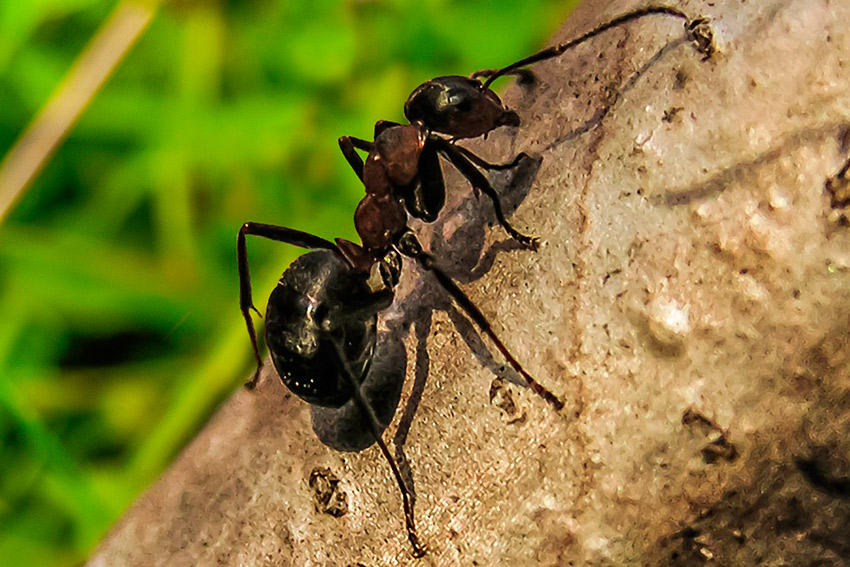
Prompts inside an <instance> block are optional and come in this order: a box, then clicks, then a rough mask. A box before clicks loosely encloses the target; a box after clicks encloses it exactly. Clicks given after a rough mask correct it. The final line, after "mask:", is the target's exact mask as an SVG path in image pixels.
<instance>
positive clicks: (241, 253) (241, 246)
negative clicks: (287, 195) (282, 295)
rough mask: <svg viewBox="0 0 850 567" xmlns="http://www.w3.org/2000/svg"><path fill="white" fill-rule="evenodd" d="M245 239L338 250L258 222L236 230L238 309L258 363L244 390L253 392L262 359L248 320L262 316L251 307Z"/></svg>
mask: <svg viewBox="0 0 850 567" xmlns="http://www.w3.org/2000/svg"><path fill="white" fill-rule="evenodd" d="M247 235H252V236H259V237H261V238H268V239H269V240H276V241H278V242H284V243H286V244H292V245H293V246H298V247H301V248H308V249H313V250H331V251H334V252H336V253H337V254H340V255H341V253H340V251H339V248H337V247H336V245H335V244H334V243H333V242H329V241H327V240H325V239H324V238H321V237H319V236H314V235H312V234H309V233H307V232H301V231H300V230H295V229H292V228H286V227H283V226H275V225H272V224H263V223H258V222H246V223H245V224H243V225H242V226H241V227H240V228H239V235H238V236H237V238H236V263H237V265H238V268H239V309H240V310H241V311H242V317H243V318H244V319H245V326H246V327H247V328H248V336H249V337H251V346H253V347H254V358H255V359H256V360H257V370H256V371H255V372H254V375H253V377H252V378H251V380H249V381H248V382H247V383H246V384H245V387H246V388H248V389H253V388H254V387H255V386H256V385H257V381H258V380H259V379H260V370H262V368H263V359H262V357H261V356H260V348H259V345H258V343H257V330H256V329H255V328H254V320H253V319H252V318H251V310H252V309H253V310H254V312H255V313H256V314H257V315H259V316H260V317H262V314H260V312H259V311H258V310H257V308H256V307H254V301H253V298H252V294H251V273H250V269H249V266H248V247H247V244H246V241H245V237H246V236H247Z"/></svg>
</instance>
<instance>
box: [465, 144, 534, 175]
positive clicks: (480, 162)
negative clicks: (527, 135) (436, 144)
mask: <svg viewBox="0 0 850 567" xmlns="http://www.w3.org/2000/svg"><path fill="white" fill-rule="evenodd" d="M451 145H452V147H453V148H455V149H456V150H457V151H459V152H460V153H462V154H463V155H464V157H466V158H467V159H468V160H469V161H471V162H472V163H474V164H475V165H477V166H478V167H481V168H483V169H487V170H489V171H504V170H506V169H513V168H515V167H516V166H518V165H519V164H520V162H521V161H522V160H524V159H528V158H529V155H528V154H527V153H525V152H520V153H518V154H517V155H516V157H515V158H514V159H513V160H512V161H509V162H505V163H490V162H489V161H485V160H484V159H482V158H480V157H479V156H477V155H475V154H474V153H472V152H471V151H469V150H468V149H466V148H464V147H463V146H458V145H457V144H455V143H452V144H451Z"/></svg>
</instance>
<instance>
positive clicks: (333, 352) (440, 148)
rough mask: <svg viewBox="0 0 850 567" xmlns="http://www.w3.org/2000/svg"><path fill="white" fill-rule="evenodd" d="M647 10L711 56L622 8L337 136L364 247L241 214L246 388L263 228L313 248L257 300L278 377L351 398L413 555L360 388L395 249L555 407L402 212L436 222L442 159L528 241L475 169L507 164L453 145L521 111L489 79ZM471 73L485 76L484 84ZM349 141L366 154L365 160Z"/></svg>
mask: <svg viewBox="0 0 850 567" xmlns="http://www.w3.org/2000/svg"><path fill="white" fill-rule="evenodd" d="M650 15H665V16H671V17H675V18H678V19H683V20H685V22H686V24H685V27H686V31H687V33H688V36H689V37H690V39H691V40H692V41H693V42H694V43H695V44H696V47H697V49H698V50H699V51H700V52H702V53H703V55H704V58H708V57H709V56H710V55H711V53H712V52H713V46H712V35H711V30H710V28H709V27H708V26H707V21H706V20H705V19H702V18H700V19H694V20H692V19H690V18H688V16H687V15H686V14H684V13H683V12H681V11H679V10H677V9H675V8H670V7H667V6H649V7H645V8H641V9H638V10H635V11H632V12H628V13H626V14H623V15H622V16H619V17H617V18H615V19H613V20H611V21H609V22H607V23H606V24H603V25H601V26H599V27H597V28H595V29H593V30H592V31H590V32H588V33H586V34H584V35H582V36H580V37H578V38H576V39H574V40H572V41H569V42H567V43H563V44H560V45H558V46H555V47H550V48H548V49H545V50H543V51H540V52H538V53H536V54H534V55H531V56H529V57H526V58H525V59H521V60H520V61H517V62H515V63H513V64H511V65H508V66H507V67H503V68H501V69H496V70H492V69H490V70H482V71H478V72H476V73H473V74H472V75H471V76H470V77H462V76H448V77H440V78H436V79H432V80H430V81H427V82H425V83H423V84H422V85H420V86H419V87H417V88H416V89H415V90H414V91H413V93H412V94H411V95H410V97H409V98H408V100H407V102H406V103H405V105H404V115H405V117H406V118H407V120H408V121H409V124H407V125H402V124H398V123H394V122H388V121H380V122H378V123H377V124H376V125H375V139H374V141H371V142H370V141H368V140H362V139H359V138H354V137H351V136H343V137H342V138H340V139H339V145H340V148H341V150H342V153H343V155H344V156H345V158H346V160H347V161H348V163H349V164H350V165H351V167H352V169H353V170H354V171H355V173H356V174H357V176H358V177H359V178H360V180H361V181H362V182H363V184H364V186H365V190H366V196H365V197H364V198H363V200H362V201H361V202H360V204H359V205H358V206H357V209H356V210H355V212H354V226H355V228H356V230H357V233H358V235H359V236H360V239H361V244H355V243H354V242H351V241H348V240H345V239H342V238H337V239H335V241H334V242H331V241H329V240H325V239H324V238H321V237H319V236H315V235H312V234H309V233H306V232H302V231H299V230H295V229H292V228H287V227H282V226H275V225H270V224H262V223H256V222H246V223H245V224H243V225H242V227H241V228H240V229H239V235H238V238H237V261H238V269H239V304H240V308H241V311H242V315H243V317H244V318H245V322H246V324H247V327H248V334H249V336H250V338H251V344H252V345H253V348H254V355H255V357H256V360H257V371H256V372H255V374H254V376H253V378H252V380H251V381H250V382H249V383H248V384H246V386H247V387H249V388H251V387H254V386H255V385H256V383H257V380H258V378H259V372H260V368H261V367H262V365H263V360H262V358H261V357H260V352H259V348H258V345H257V336H256V331H255V329H254V324H253V320H252V318H251V313H250V311H251V310H252V309H253V310H254V311H255V312H256V313H257V315H260V313H259V311H257V309H256V308H255V307H254V304H253V301H252V294H251V281H250V274H249V270H248V256H247V248H246V242H245V241H246V238H245V237H246V236H248V235H252V236H260V237H262V238H267V239H270V240H276V241H279V242H284V243H287V244H291V245H293V246H298V247H301V248H305V249H308V250H312V252H309V253H307V254H305V255H303V256H301V257H300V258H298V259H297V260H295V262H293V263H292V264H291V265H290V266H289V268H287V269H286V271H285V272H284V273H283V275H282V276H281V278H280V281H279V282H278V285H277V287H276V288H275V289H274V291H272V293H271V296H270V297H269V301H268V306H267V308H266V332H265V339H266V344H267V345H268V347H269V351H270V354H271V359H272V362H273V364H274V366H275V369H276V370H277V372H278V375H279V376H280V379H281V381H282V382H283V383H284V385H286V387H287V388H289V389H290V390H291V391H292V392H293V393H294V394H295V395H297V396H298V397H300V398H301V399H303V400H305V401H306V402H308V403H310V404H312V405H316V406H322V407H329V408H339V407H341V406H343V405H344V404H346V403H348V402H350V401H352V400H354V402H355V404H356V406H357V408H358V409H359V410H360V413H361V415H362V418H363V421H364V423H365V425H366V426H367V427H368V428H369V431H370V432H371V434H372V436H373V437H374V440H375V442H376V443H377V444H378V447H379V448H380V450H381V452H382V453H383V455H384V457H385V458H386V460H387V462H388V463H389V465H390V469H391V470H392V473H393V476H394V477H395V480H396V482H397V483H398V486H399V490H400V491H401V497H402V503H403V507H404V516H405V525H406V528H407V536H408V539H409V541H410V544H411V546H412V547H413V554H414V555H415V556H417V557H420V556H422V555H424V554H425V550H424V548H423V547H422V545H421V544H420V543H419V538H418V537H417V535H416V525H415V521H414V515H413V503H412V492H411V490H410V488H409V487H408V486H407V484H406V483H405V481H404V479H403V477H402V475H401V472H400V471H399V468H398V465H397V464H396V462H395V459H394V458H393V457H392V455H391V454H390V451H389V449H388V448H387V445H386V443H385V442H384V440H383V438H382V435H381V432H382V431H383V429H384V428H385V426H384V425H383V424H381V422H380V420H379V419H378V417H377V416H376V414H375V410H374V408H373V407H372V405H371V404H370V403H369V401H368V400H367V399H366V398H365V396H364V394H363V392H362V391H361V388H360V385H361V384H362V383H363V381H364V380H365V378H366V375H367V374H368V372H369V370H370V366H371V363H372V357H373V353H374V352H375V347H376V341H377V316H378V313H380V312H381V311H383V310H385V309H386V308H388V307H389V306H390V304H391V303H392V301H393V297H394V290H395V288H396V286H397V285H398V282H399V277H400V273H401V267H402V257H407V258H410V259H412V260H414V261H415V262H416V263H417V264H418V266H419V267H420V268H422V269H423V270H425V271H427V272H430V273H432V274H433V275H434V276H435V277H436V279H437V281H438V282H439V284H440V285H441V286H442V287H443V289H444V290H445V291H446V292H447V293H448V294H449V295H450V296H451V297H452V299H453V300H454V302H455V303H457V305H459V306H460V307H461V308H462V309H463V311H464V312H465V313H466V314H467V315H468V316H469V317H470V319H472V321H473V322H474V323H475V324H476V325H477V326H478V328H479V329H480V330H481V331H482V332H483V333H484V334H486V335H487V336H488V337H490V339H491V340H492V341H493V343H494V344H495V345H496V347H497V348H498V350H499V352H501V353H502V356H504V357H505V359H506V360H507V361H508V363H509V364H510V365H511V367H513V369H514V370H515V371H516V372H517V373H518V374H520V375H521V376H522V377H523V378H524V379H525V380H526V382H527V383H528V385H529V387H530V388H531V389H532V390H533V391H534V392H535V393H536V394H537V395H538V396H540V397H541V398H543V399H544V400H545V401H546V402H548V403H549V404H550V405H551V406H552V407H553V408H554V409H555V410H556V411H559V410H561V409H562V408H563V406H564V404H563V402H562V401H561V400H559V399H558V398H557V397H556V396H555V395H554V394H553V393H552V392H551V391H549V390H548V389H547V388H546V387H544V386H543V385H542V384H540V383H539V382H537V381H536V380H535V379H534V378H533V377H532V376H531V375H530V374H528V372H526V371H525V369H524V368H523V367H522V365H521V364H520V363H519V362H518V361H517V360H516V358H515V357H514V356H513V355H512V354H511V353H510V351H509V350H508V349H507V347H506V346H505V344H504V343H503V342H502V341H501V340H500V339H499V337H498V336H497V335H496V334H495V332H494V331H493V329H492V327H491V326H490V323H489V322H488V321H487V319H486V317H485V316H484V314H483V313H481V311H480V310H479V309H478V307H476V306H475V304H474V303H473V302H472V301H471V300H470V299H469V297H467V295H466V294H465V293H464V292H463V291H462V290H461V289H460V288H459V287H458V286H457V284H455V283H454V281H452V279H451V278H450V277H449V276H447V275H446V274H445V273H444V272H443V271H441V270H440V269H439V268H438V267H437V262H436V260H435V259H434V258H433V257H432V256H431V255H430V254H428V253H427V252H425V251H424V250H423V249H422V246H421V245H420V243H419V241H418V240H417V238H416V236H415V235H414V233H413V232H412V231H411V230H410V228H409V227H408V216H412V217H414V218H418V219H421V220H423V221H425V222H433V221H434V220H435V219H436V218H437V217H438V215H439V214H440V211H441V210H442V208H443V206H444V204H445V196H446V193H445V184H444V180H443V176H442V171H441V169H440V167H441V166H440V157H441V156H442V157H444V158H445V159H447V160H448V161H449V162H451V163H452V164H453V165H454V167H456V168H457V169H458V170H459V171H460V173H461V174H463V176H464V177H465V178H466V179H467V180H468V181H469V182H470V184H471V185H472V188H473V191H474V193H475V194H476V195H477V194H478V193H477V192H478V191H481V192H482V193H484V194H485V195H487V196H488V197H489V198H490V200H491V201H492V203H493V206H494V209H495V213H496V218H497V220H498V222H499V224H500V225H501V226H502V228H503V229H504V230H505V231H506V232H507V233H508V235H509V236H510V237H511V238H512V239H514V240H516V241H517V242H519V243H520V244H522V245H523V246H525V247H527V248H530V249H532V250H536V249H537V243H538V241H537V239H536V238H532V237H529V236H526V235H524V234H521V233H520V232H518V231H517V230H515V229H514V228H513V227H512V226H511V225H510V224H509V223H508V221H507V220H506V219H505V216H504V213H503V211H502V208H501V204H500V202H499V198H498V195H497V194H496V191H495V190H494V189H493V187H492V186H491V185H490V183H489V181H488V180H487V177H485V175H484V174H483V173H482V172H481V169H486V170H502V169H509V168H512V167H514V166H515V165H517V164H518V163H519V161H520V160H521V159H522V158H523V157H526V156H525V154H523V153H521V154H519V155H518V156H517V157H516V159H514V160H513V161H512V162H510V163H504V164H492V163H488V162H486V161H485V160H483V159H481V158H479V157H478V156H476V155H475V154H473V153H472V152H471V151H469V150H467V149H465V148H463V147H461V146H458V145H456V144H455V142H456V141H457V140H461V139H467V138H475V137H479V136H486V135H487V134H488V133H489V132H492V131H493V130H495V129H497V128H499V127H502V126H518V125H519V123H520V120H519V116H518V115H517V114H516V113H515V112H514V111H512V110H510V109H508V108H506V107H505V106H504V105H503V103H502V101H501V100H500V99H499V97H498V95H496V93H495V92H494V91H493V90H491V89H490V85H491V84H492V83H493V81H495V80H496V79H497V78H499V77H502V76H505V75H516V76H518V77H519V78H520V80H523V79H528V77H530V76H531V74H530V72H529V71H527V70H525V69H524V67H525V66H527V65H531V64H533V63H537V62H539V61H544V60H547V59H552V58H555V57H558V56H560V55H561V54H562V53H564V52H565V51H567V50H568V49H571V48H573V47H575V46H577V45H578V44H580V43H583V42H585V41H587V40H588V39H590V38H592V37H595V36H596V35H599V34H601V33H602V32H604V31H606V30H608V29H611V28H613V27H616V26H620V25H622V24H624V23H626V22H629V21H632V20H636V19H638V18H642V17H644V16H650ZM479 78H486V80H485V81H484V82H481V81H480V80H479ZM356 150H361V151H365V152H368V156H367V157H366V159H365V161H364V160H363V159H361V157H360V155H359V154H358V153H357V151H356Z"/></svg>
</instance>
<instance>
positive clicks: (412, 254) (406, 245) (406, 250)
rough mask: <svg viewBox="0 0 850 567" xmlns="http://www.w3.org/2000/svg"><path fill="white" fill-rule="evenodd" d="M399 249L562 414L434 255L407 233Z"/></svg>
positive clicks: (560, 406)
mask: <svg viewBox="0 0 850 567" xmlns="http://www.w3.org/2000/svg"><path fill="white" fill-rule="evenodd" d="M397 246H398V250H399V252H401V253H402V254H404V255H405V256H407V257H409V258H413V259H414V260H416V261H417V262H418V263H419V265H420V266H421V267H422V268H424V269H425V270H427V271H429V272H431V273H432V274H434V277H436V278H437V281H438V282H440V285H441V286H443V289H445V290H446V291H447V292H449V295H451V296H452V299H454V300H455V302H456V303H457V304H458V305H460V307H461V308H462V309H463V310H464V311H465V312H466V314H467V315H469V317H470V318H471V319H472V320H473V321H474V322H475V324H476V325H478V328H479V329H481V330H482V331H483V332H484V334H486V335H487V336H488V337H490V340H492V341H493V342H494V343H495V344H496V348H498V349H499V352H501V353H502V356H504V357H505V358H506V359H507V361H508V364H510V365H511V367H512V368H513V369H514V370H515V371H516V372H517V373H518V374H519V375H520V376H522V377H523V378H524V379H525V382H526V383H527V384H528V386H529V387H530V388H531V389H532V390H533V391H534V393H535V394H537V395H538V396H540V397H541V398H543V399H544V400H546V401H547V402H548V403H549V404H550V405H551V406H552V407H554V408H555V410H556V411H561V410H562V409H563V408H564V402H562V401H561V400H559V399H558V397H557V396H555V394H553V393H552V392H551V391H549V390H548V389H547V388H546V387H545V386H544V385H543V384H541V383H540V382H538V381H537V380H535V379H534V378H533V377H532V376H531V374H529V373H528V372H526V371H525V369H524V368H523V367H522V365H521V364H520V363H519V361H518V360H517V359H516V358H514V356H513V355H512V354H511V353H510V351H509V350H508V347H506V346H505V343H503V342H502V341H501V339H499V337H498V336H497V335H496V333H495V332H494V331H493V328H492V327H491V326H490V322H489V321H488V320H487V318H486V317H485V316H484V314H483V313H481V310H480V309H478V307H476V306H475V304H474V303H473V302H472V300H471V299H469V297H468V296H467V295H466V294H465V293H464V292H463V290H461V289H460V288H459V287H458V286H457V284H456V283H454V281H452V279H451V278H450V277H449V276H447V275H446V274H445V273H443V271H442V270H440V269H439V268H438V267H437V266H436V263H435V262H434V258H433V256H431V255H429V254H427V253H426V252H424V251H423V250H422V245H421V244H419V241H418V240H417V239H416V236H415V235H414V234H413V233H412V232H410V231H407V232H405V233H404V234H402V235H401V237H399V239H398V244H397Z"/></svg>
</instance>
